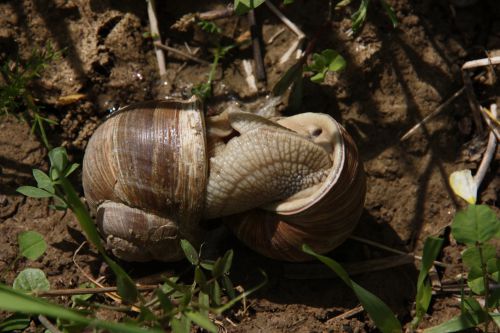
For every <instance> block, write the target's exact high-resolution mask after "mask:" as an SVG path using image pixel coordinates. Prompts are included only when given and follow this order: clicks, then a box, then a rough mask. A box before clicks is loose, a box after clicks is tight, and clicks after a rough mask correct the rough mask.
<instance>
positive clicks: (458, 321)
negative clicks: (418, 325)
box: [424, 313, 481, 333]
mask: <svg viewBox="0 0 500 333" xmlns="http://www.w3.org/2000/svg"><path fill="white" fill-rule="evenodd" d="M480 323H481V322H480V321H479V319H478V317H477V316H474V315H472V314H470V313H465V314H462V315H460V316H458V317H455V318H452V319H450V320H448V321H447V322H444V323H442V324H440V325H437V326H434V327H431V328H428V329H426V330H425V331H424V333H451V332H458V331H463V330H466V329H468V328H471V327H475V326H477V325H479V324H480Z"/></svg>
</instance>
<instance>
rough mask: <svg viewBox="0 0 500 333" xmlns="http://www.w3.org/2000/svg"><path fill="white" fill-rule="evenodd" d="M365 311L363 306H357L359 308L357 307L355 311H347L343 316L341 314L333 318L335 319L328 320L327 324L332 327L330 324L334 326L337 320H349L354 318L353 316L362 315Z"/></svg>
mask: <svg viewBox="0 0 500 333" xmlns="http://www.w3.org/2000/svg"><path fill="white" fill-rule="evenodd" d="M363 311H364V308H363V306H362V305H358V306H357V307H355V308H354V309H351V310H349V311H346V312H344V313H342V314H339V315H338V316H335V317H333V318H330V319H328V320H327V321H326V322H325V324H326V325H330V324H332V323H333V322H334V321H336V320H342V319H347V318H349V317H352V316H355V315H357V314H358V313H361V312H363Z"/></svg>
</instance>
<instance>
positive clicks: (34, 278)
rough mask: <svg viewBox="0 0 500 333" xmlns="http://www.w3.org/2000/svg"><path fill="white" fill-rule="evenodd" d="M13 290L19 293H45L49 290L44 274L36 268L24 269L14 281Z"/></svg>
mask: <svg viewBox="0 0 500 333" xmlns="http://www.w3.org/2000/svg"><path fill="white" fill-rule="evenodd" d="M12 286H13V288H14V289H16V290H21V291H27V292H31V291H47V290H49V289H50V283H49V280H47V278H46V277H45V273H44V272H43V271H42V270H41V269H38V268H26V269H24V270H23V271H21V273H19V274H18V275H17V277H16V278H15V279H14V283H13V285H12Z"/></svg>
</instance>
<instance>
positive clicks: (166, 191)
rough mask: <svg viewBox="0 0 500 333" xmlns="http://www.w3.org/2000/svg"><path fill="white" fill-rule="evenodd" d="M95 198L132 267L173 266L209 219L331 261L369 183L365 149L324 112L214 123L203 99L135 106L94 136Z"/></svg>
mask: <svg viewBox="0 0 500 333" xmlns="http://www.w3.org/2000/svg"><path fill="white" fill-rule="evenodd" d="M83 188H84V192H85V197H86V199H87V202H88V204H89V206H90V208H91V210H92V211H93V212H94V213H95V215H96V223H97V225H98V228H99V230H100V232H101V235H102V236H103V238H104V239H105V240H106V244H107V247H108V248H110V249H111V251H112V252H113V253H114V254H115V255H116V256H117V257H119V258H122V259H124V260H128V261H148V260H162V261H175V260H179V259H181V258H182V257H183V254H182V251H181V248H180V244H179V241H180V239H187V240H189V241H190V242H191V243H193V244H194V245H199V244H201V242H202V241H203V235H204V234H205V233H206V232H205V231H204V229H203V228H202V227H201V225H200V221H201V220H203V219H213V218H223V220H224V221H225V223H226V224H227V226H228V227H229V228H230V229H231V230H232V231H233V232H234V233H235V235H236V236H237V237H238V238H239V239H240V240H241V241H242V242H244V243H245V244H246V245H247V246H249V247H250V248H252V249H254V250H255V251H257V252H259V253H261V254H263V255H265V256H268V257H271V258H274V259H279V260H287V261H304V260H309V259H310V258H309V256H308V255H307V254H305V253H303V252H302V251H301V250H300V248H301V246H302V244H304V243H307V244H309V245H310V246H311V247H312V248H313V249H314V250H315V251H317V252H319V253H325V252H328V251H330V250H332V249H333V248H335V247H336V246H338V245H340V244H341V243H342V242H343V241H344V240H345V239H346V238H347V237H348V236H349V234H350V233H351V232H352V230H353V229H354V227H355V226H356V224H357V221H358V219H359V217H360V215H361V212H362V210H363V204H364V199H365V191H366V182H365V174H364V171H363V166H362V164H361V162H360V161H359V157H358V151H357V148H356V146H355V144H354V142H353V140H352V138H351V137H350V136H349V135H348V134H347V132H346V131H345V129H344V128H343V127H342V126H341V125H340V124H338V123H337V122H336V121H335V120H334V119H333V118H332V117H330V116H329V115H326V114H318V113H302V114H299V115H296V116H292V117H286V118H277V119H267V118H264V117H261V116H258V115H255V114H252V113H248V112H243V111H239V110H227V111H225V112H223V113H222V114H221V115H218V116H214V117H205V115H204V113H203V108H202V106H201V103H200V102H199V101H198V100H196V99H190V100H173V99H172V100H164V101H151V102H143V103H139V104H134V105H130V106H128V107H125V108H124V109H121V110H119V111H118V112H117V113H116V114H113V115H112V116H111V117H110V118H109V119H107V120H106V121H105V122H104V123H103V124H102V125H101V126H99V128H98V129H97V130H96V131H95V133H94V135H93V136H92V137H91V139H90V141H89V144H88V146H87V149H86V151H85V156H84V160H83Z"/></svg>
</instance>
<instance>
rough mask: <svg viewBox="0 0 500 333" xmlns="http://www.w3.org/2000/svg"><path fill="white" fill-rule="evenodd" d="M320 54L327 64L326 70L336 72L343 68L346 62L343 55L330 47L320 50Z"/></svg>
mask: <svg viewBox="0 0 500 333" xmlns="http://www.w3.org/2000/svg"><path fill="white" fill-rule="evenodd" d="M321 55H322V56H323V57H325V60H326V62H327V64H328V70H329V71H332V72H337V71H340V70H342V69H344V68H345V66H346V64H347V62H346V61H345V59H344V57H342V56H341V55H340V54H339V53H338V52H337V51H335V50H332V49H326V50H323V52H321Z"/></svg>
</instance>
